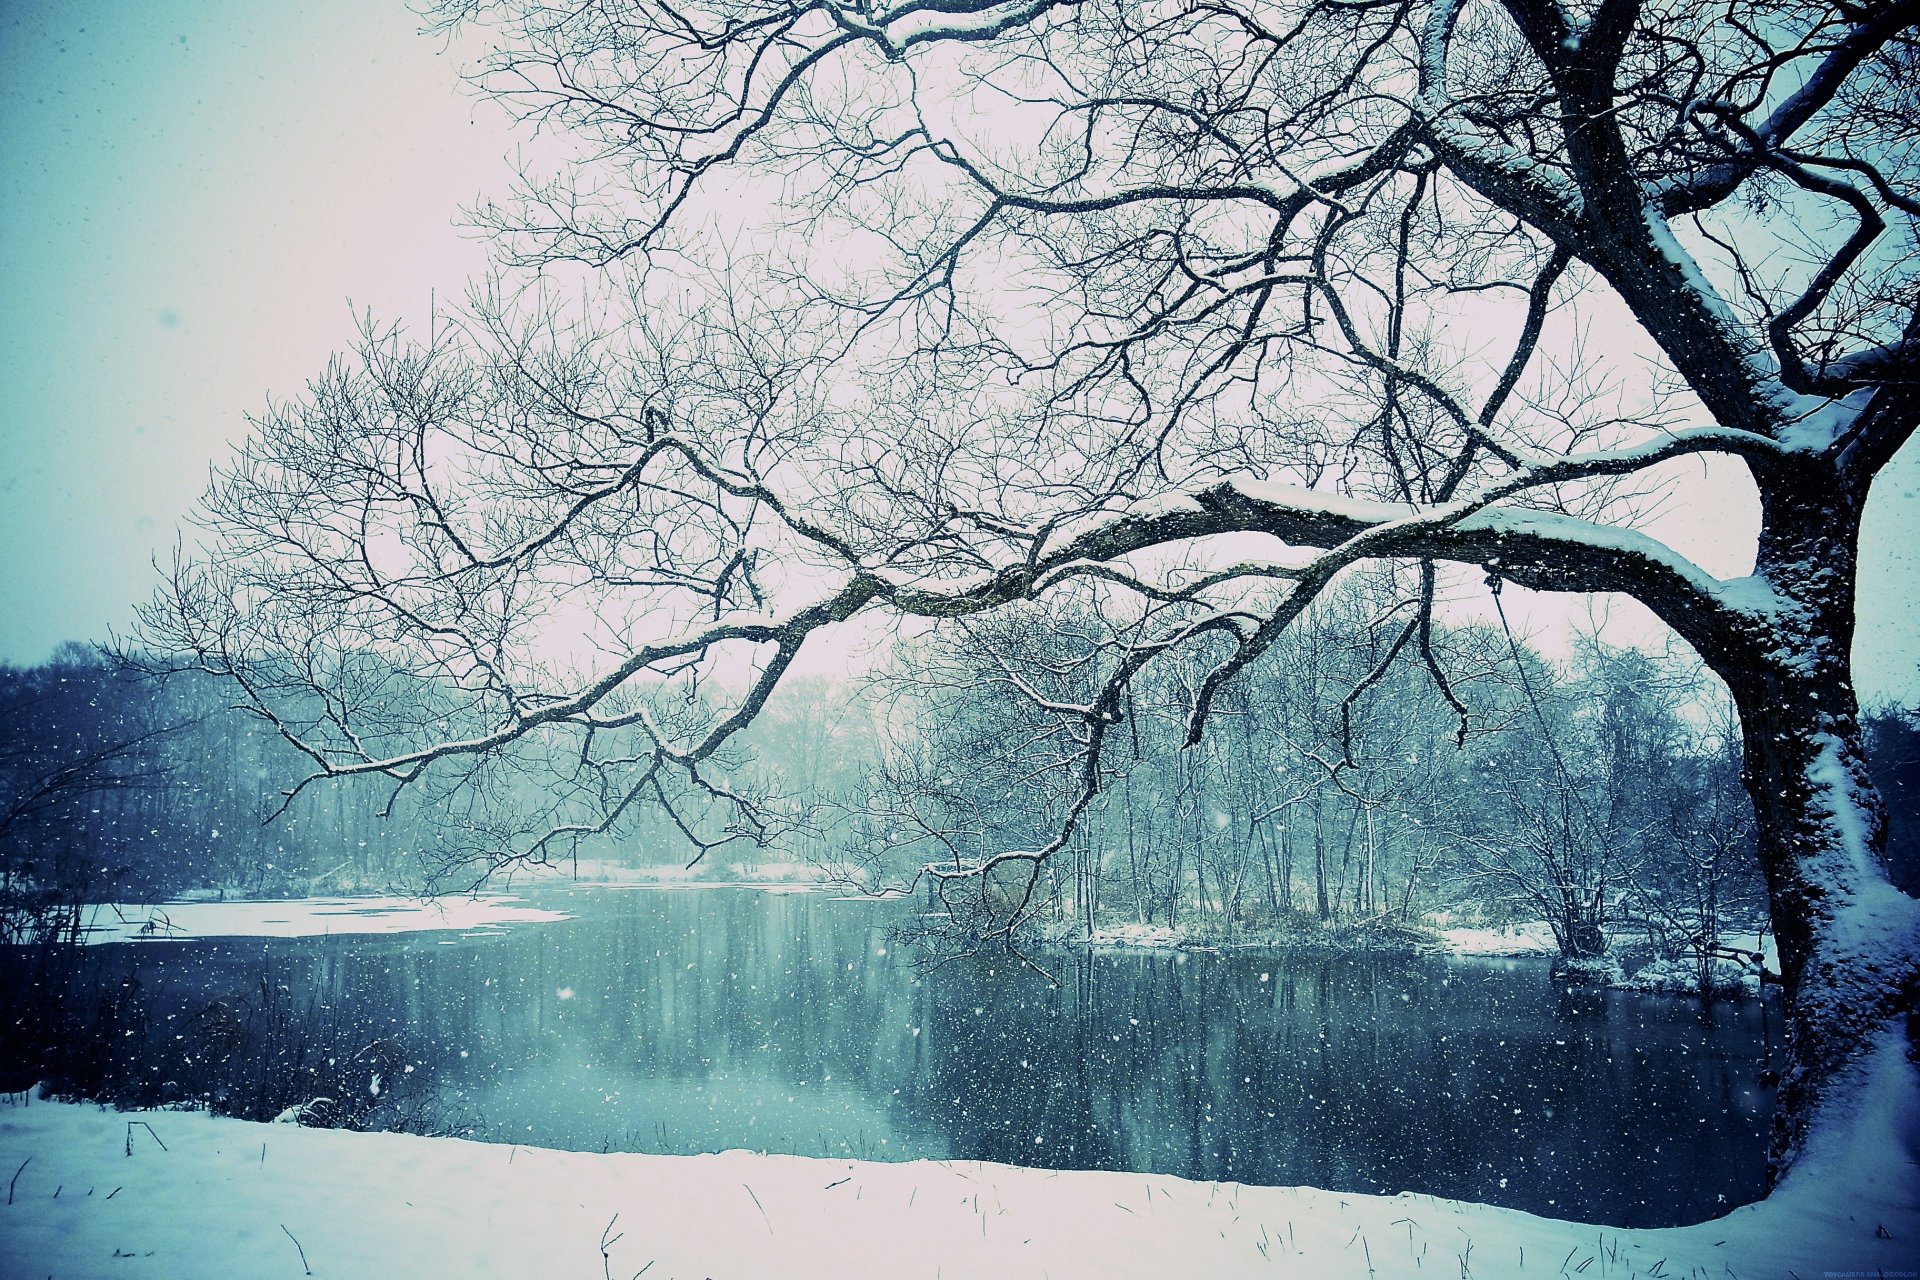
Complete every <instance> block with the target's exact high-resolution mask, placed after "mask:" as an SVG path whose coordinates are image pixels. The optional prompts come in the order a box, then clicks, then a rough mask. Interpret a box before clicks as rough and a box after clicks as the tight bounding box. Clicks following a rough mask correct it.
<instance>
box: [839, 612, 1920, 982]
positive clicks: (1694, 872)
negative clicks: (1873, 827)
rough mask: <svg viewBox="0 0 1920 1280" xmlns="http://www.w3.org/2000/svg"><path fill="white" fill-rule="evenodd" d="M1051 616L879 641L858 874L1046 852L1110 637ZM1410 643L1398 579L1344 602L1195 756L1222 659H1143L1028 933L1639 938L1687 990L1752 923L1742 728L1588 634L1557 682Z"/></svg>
mask: <svg viewBox="0 0 1920 1280" xmlns="http://www.w3.org/2000/svg"><path fill="white" fill-rule="evenodd" d="M1064 608H1065V613H1063V611H1062V608H1061V607H1056V609H1055V611H1054V613H1053V616H1051V617H1046V616H1043V615H1042V612H1041V608H1040V607H1039V606H1027V607H1025V608H1024V609H1019V610H1012V611H1007V612H1005V613H1002V614H1000V615H997V616H996V617H995V618H994V619H993V620H991V621H990V622H987V623H980V622H976V623H972V624H970V625H967V626H965V627H954V628H952V629H949V630H943V631H940V632H937V633H936V634H934V635H932V636H929V637H926V638H924V639H922V640H921V641H919V642H917V643H915V644H914V645H912V646H901V647H900V648H899V650H898V652H897V655H896V659H895V667H894V669H893V670H892V672H891V673H890V674H889V676H888V677H887V678H886V679H885V680H884V681H883V685H884V690H885V694H886V697H887V702H886V706H887V708H888V710H887V715H888V716H889V717H890V720H891V725H892V732H890V733H887V734H885V735H883V739H882V740H883V741H884V742H885V744H886V746H885V750H884V752H883V757H884V758H883V759H882V760H881V762H880V763H879V764H878V765H877V766H875V767H873V768H872V769H870V770H869V772H868V775H867V778H866V781H865V786H864V789H863V791H862V792H861V794H860V795H859V796H857V797H855V798H853V799H851V800H849V802H848V803H847V804H846V806H845V817H844V820H843V824H842V828H841V829H842V840H841V843H842V847H843V852H844V855H845V857H846V858H847V860H848V866H849V868H850V870H851V871H852V872H853V873H854V874H856V875H857V876H859V877H860V878H862V879H864V880H866V881H868V882H869V883H874V884H888V883H890V884H900V883H904V882H906V881H907V880H909V879H911V878H912V875H913V872H914V869H915V868H917V867H919V866H921V865H923V864H926V863H930V862H931V863H944V864H945V865H947V866H949V867H954V868H956V869H958V868H962V867H966V866H969V865H978V864H979V863H980V862H981V861H983V860H985V859H987V858H989V857H991V856H992V855H993V854H994V853H995V852H997V851H1001V850H1007V849H1036V848H1039V847H1041V846H1043V845H1045V844H1046V843H1047V841H1048V840H1050V839H1052V838H1053V836H1054V834H1055V833H1056V832H1057V831H1058V830H1059V826H1060V823H1061V821H1062V819H1063V817H1064V816H1065V814H1066V813H1067V812H1068V810H1069V808H1070V807H1071V805H1072V803H1073V801H1074V799H1075V797H1076V794H1077V787H1078V782H1077V774H1078V770H1079V767H1080V760H1081V758H1082V754H1083V740H1084V728H1083V726H1082V725H1081V724H1080V723H1079V722H1078V720H1077V718H1076V717H1075V716H1073V715H1071V714H1062V713H1060V712H1059V711H1057V710H1050V709H1049V704H1052V705H1053V706H1054V707H1060V706H1066V705H1072V704H1081V705H1085V704H1088V703H1090V702H1091V701H1092V699H1093V698H1094V696H1095V693H1096V690H1097V688H1098V687H1099V684H1100V682H1101V681H1103V680H1104V679H1105V677H1106V674H1107V673H1108V672H1110V671H1111V670H1112V668H1113V666H1114V664H1115V663H1116V661H1117V660H1118V655H1119V654H1120V652H1121V650H1122V647H1123V646H1124V645H1125V644H1126V643H1127V642H1128V641H1129V638H1130V637H1129V635H1128V633H1127V630H1126V628H1125V627H1122V626H1116V625H1115V624H1113V623H1112V622H1111V621H1110V620H1109V618H1108V616H1107V614H1106V612H1105V611H1104V610H1103V609H1102V608H1100V607H1099V602H1098V601H1097V600H1090V601H1088V602H1087V603H1086V604H1085V605H1084V607H1081V608H1079V609H1078V610H1077V611H1074V608H1073V606H1071V605H1069V606H1065V607H1064ZM1406 624H1407V618H1406V602H1405V600H1404V597H1403V596H1402V595H1400V594H1398V593H1396V592H1395V591H1393V590H1392V589H1391V584H1390V583H1388V582H1386V581H1385V580H1373V581H1368V580H1365V579H1355V580H1353V581H1351V582H1349V583H1348V584H1347V586H1346V589H1345V590H1342V591H1337V592H1335V593H1333V594H1332V595H1330V596H1329V597H1327V598H1326V599H1324V600H1323V601H1322V602H1321V603H1320V604H1318V605H1316V607H1315V609H1314V611H1313V612H1312V613H1311V614H1310V615H1309V616H1307V617H1306V618H1303V619H1302V620H1301V622H1300V623H1299V624H1297V625H1296V626H1295V627H1294V628H1293V629H1292V630H1291V631H1290V632H1289V633H1287V634H1286V635H1285V636H1284V637H1283V638H1282V640H1281V641H1280V642H1279V643H1278V644H1277V645H1275V646H1274V648H1273V649H1272V650H1270V651H1269V652H1268V653H1267V654H1266V655H1265V656H1264V657H1263V658H1262V659H1261V660H1260V661H1259V662H1257V663H1256V664H1254V665H1252V666H1250V667H1249V668H1247V669H1246V670H1245V671H1244V672H1242V673H1241V674H1240V675H1238V676H1236V677H1235V678H1234V679H1233V680H1231V681H1230V682H1228V683H1227V684H1226V685H1225V686H1223V687H1222V689H1221V690H1220V692H1219V694H1218V696H1217V697H1216V699H1215V701H1214V704H1213V708H1212V712H1211V716H1210V720H1209V726H1208V731H1207V733H1206V735H1205V736H1204V737H1203V738H1202V739H1201V740H1200V742H1199V743H1197V744H1196V745H1194V746H1192V747H1187V746H1185V745H1184V743H1185V740H1186V731H1187V721H1188V717H1189V715H1190V714H1191V712H1192V710H1193V707H1194V704H1195V700H1196V698H1197V697H1198V696H1200V690H1201V688H1202V684H1203V681H1204V680H1205V678H1206V675H1207V672H1208V671H1209V670H1211V669H1212V667H1213V666H1214V665H1216V664H1217V659H1218V655H1214V654H1210V653H1208V652H1207V650H1206V649H1205V647H1204V646H1200V645H1196V646H1191V647H1190V648H1189V649H1188V650H1186V651H1184V656H1183V653H1182V652H1176V653H1174V654H1170V655H1169V656H1168V657H1166V658H1163V659H1162V660H1160V661H1159V662H1157V663H1155V664H1153V665H1151V666H1149V667H1148V668H1147V669H1146V671H1145V672H1144V673H1143V675H1142V676H1141V677H1140V678H1139V679H1137V680H1136V682H1135V683H1134V685H1133V687H1132V688H1131V690H1130V692H1129V693H1128V694H1127V695H1126V699H1125V701H1124V703H1123V705H1122V708H1121V711H1122V719H1121V722H1120V723H1119V724H1118V725H1116V726H1114V727H1113V728H1112V729H1110V730H1109V732H1108V734H1107V735H1106V739H1105V743H1104V749H1103V753H1102V771H1103V777H1102V784H1101V789H1100V791H1099V793H1098V795H1097V796H1096V797H1095V799H1094V801H1093V802H1092V804H1091V806H1090V807H1089V809H1088V812H1087V815H1086V817H1085V819H1084V820H1083V821H1082V822H1081V824H1080V826H1079V828H1078V829H1077V830H1076V832H1075V834H1074V837H1073V840H1072V841H1071V843H1070V844H1069V845H1068V846H1067V847H1066V848H1065V849H1063V850H1062V851H1061V852H1060V853H1059V854H1058V855H1056V857H1054V858H1053V859H1052V860H1051V861H1050V862H1049V864H1048V869H1047V874H1046V877H1045V881H1044V885H1043V892H1042V893H1041V895H1040V898H1039V907H1038V909H1037V912H1036V914H1037V915H1038V916H1039V917H1042V918H1043V919H1044V920H1045V921H1047V922H1050V923H1051V924H1052V926H1053V927H1054V929H1055V930H1056V931H1060V930H1062V929H1064V930H1066V931H1069V932H1072V931H1083V932H1084V931H1091V930H1092V929H1093V928H1095V927H1096V926H1100V925H1113V924H1133V925H1150V926H1159V927H1165V928H1169V929H1173V930H1179V931H1182V932H1184V933H1187V934H1189V935H1194V934H1198V935H1200V936H1215V937H1229V936H1234V935H1245V934H1246V933H1248V932H1261V931H1277V932H1291V933H1293V934H1295V935H1302V934H1313V933H1318V934H1320V935H1328V934H1332V935H1340V934H1342V933H1345V934H1347V935H1348V936H1349V937H1351V936H1352V935H1353V934H1355V933H1357V932H1359V931H1363V930H1366V929H1377V930H1381V931H1387V930H1391V929H1393V928H1395V927H1397V926H1399V925H1402V924H1417V923H1420V922H1422V921H1424V920H1427V919H1429V918H1432V917H1433V916H1435V915H1438V916H1439V917H1440V918H1442V919H1450V920H1452V921H1454V922H1463V923H1488V924H1501V923H1507V922H1528V921H1545V922H1546V923H1547V924H1548V925H1549V926H1550V928H1551V930H1552V934H1553V940H1554V942H1555V943H1556V944H1557V945H1558V948H1559V950H1560V952H1561V953H1562V954H1563V955H1564V956H1566V957H1569V958H1573V959H1593V958H1597V957H1599V956H1601V955H1602V954H1603V953H1604V952H1605V951H1606V950H1607V938H1608V936H1609V934H1612V933H1618V932H1630V933H1632V934H1634V935H1635V936H1637V937H1644V938H1645V939H1646V940H1647V942H1648V943H1650V944H1651V949H1652V950H1653V952H1655V953H1657V954H1660V955H1672V956H1687V957H1690V958H1691V959H1692V961H1693V962H1695V963H1696V964H1697V965H1698V966H1699V967H1700V976H1702V977H1705V976H1707V974H1708V973H1709V972H1710V971H1711V967H1712V962H1713V960H1714V958H1715V955H1716V948H1718V947H1719V946H1720V945H1721V944H1722V943H1723V941H1724V938H1723V935H1725V934H1727V933H1731V932H1740V931H1746V930H1749V929H1752V928H1756V927H1758V925H1759V924H1760V922H1761V921H1762V920H1763V919H1764V914H1765V913H1764V889H1763V886H1762V885H1761V882H1760V879H1759V872H1758V865H1757V862H1756V860H1755V857H1754V849H1753V842H1754V826H1753V814H1752V808H1751V804H1750V802H1749V801H1748V799H1747V796H1746V794H1745V792H1744V791H1743V790H1742V787H1741V783H1740V768H1741V747H1740V732H1739V725H1738V722H1737V720H1736V719H1735V717H1734V716H1733V714H1732V711H1731V709H1730V707H1729V706H1728V704H1727V701H1726V698H1725V695H1724V692H1723V691H1722V690H1721V689H1720V688H1719V686H1718V685H1717V683H1715V682H1714V681H1712V680H1711V679H1710V678H1709V677H1708V676H1707V675H1706V674H1705V673H1704V671H1703V670H1702V668H1701V667H1700V665H1699V664H1698V662H1697V661H1696V660H1695V659H1693V658H1692V657H1691V655H1681V654H1664V655H1662V654H1649V653H1645V652H1642V651H1640V650H1637V649H1633V648H1622V647H1616V646H1613V645H1610V644H1607V643H1604V642H1602V641H1601V640H1599V639H1597V638H1595V637H1593V636H1585V637H1581V638H1579V639H1577V640H1576V643H1575V646H1574V652H1573V653H1572V655H1571V657H1570V659H1569V660H1568V661H1566V662H1563V663H1551V662H1549V661H1547V660H1546V659H1544V658H1543V657H1542V656H1541V655H1540V654H1539V653H1538V652H1536V651H1535V650H1534V649H1532V648H1531V647H1529V646H1528V645H1527V644H1525V643H1524V642H1523V641H1520V640H1518V639H1516V638H1514V637H1513V636H1512V635H1511V634H1510V633H1509V632H1508V631H1507V630H1506V629H1504V628H1503V627H1500V626H1479V625H1474V626H1454V627H1442V626H1439V625H1438V624H1436V625H1435V626H1434V627H1433V628H1432V630H1431V632H1430V634H1429V635H1428V636H1427V637H1426V638H1425V644H1424V646H1423V645H1421V644H1416V643H1405V642H1403V639H1402V638H1403V637H1404V636H1405V635H1406V633H1407V625H1406ZM1428 653H1431V654H1432V656H1433V661H1432V662H1431V663H1430V662H1428V661H1427V660H1426V655H1427V654H1428ZM1870 730H1871V732H1870V737H1871V743H1872V748H1873V751H1874V761H1875V766H1876V771H1877V773H1878V775H1879V777H1878V781H1879V783H1880V785H1881V787H1882V789H1883V793H1884V794H1885V795H1886V797H1887V800H1888V803H1889V806H1890V808H1891V809H1892V810H1893V812H1894V825H1893V840H1892V845H1891V859H1892V861H1893V863H1894V865H1895V869H1896V876H1897V877H1898V878H1899V879H1900V880H1901V882H1902V883H1904V884H1906V885H1907V886H1909V887H1913V886H1914V885H1915V884H1916V883H1917V882H1920V847H1917V846H1920V830H1916V826H1917V825H1920V824H1916V823H1915V822H1914V820H1913V813H1914V805H1915V801H1916V798H1917V797H1920V714H1916V713H1915V712H1914V711H1911V710H1902V709H1900V708H1896V707H1885V708H1880V709H1877V710H1876V711H1874V712H1873V713H1872V714H1871V716H1870ZM1718 954H1719V955H1720V958H1722V959H1726V958H1728V957H1727V956H1726V955H1725V953H1718Z"/></svg>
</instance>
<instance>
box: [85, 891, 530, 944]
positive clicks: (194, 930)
mask: <svg viewBox="0 0 1920 1280" xmlns="http://www.w3.org/2000/svg"><path fill="white" fill-rule="evenodd" d="M567 918H568V917H567V915H566V913H565V912H560V911H547V910H543V909H541V908H539V907H532V906H528V905H527V904H526V903H524V902H522V901H521V900H520V899H518V898H513V897H509V896H507V895H504V894H483V895H480V896H478V897H457V898H439V899H422V898H297V899H292V900H287V901H278V902H161V903H129V902H115V903H104V904H101V905H99V906H92V907H88V908H87V918H86V921H85V922H84V924H83V928H84V930H85V936H86V940H87V941H88V942H143V941H150V940H156V939H162V938H303V937H309V936H312V935H315V934H329V933H412V932H415V931H417V930H422V929H461V930H466V931H469V932H472V931H476V930H493V929H499V928H502V927H504V926H506V925H514V924H540V923H545V922H547V921H551V920H565V919H567Z"/></svg>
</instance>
